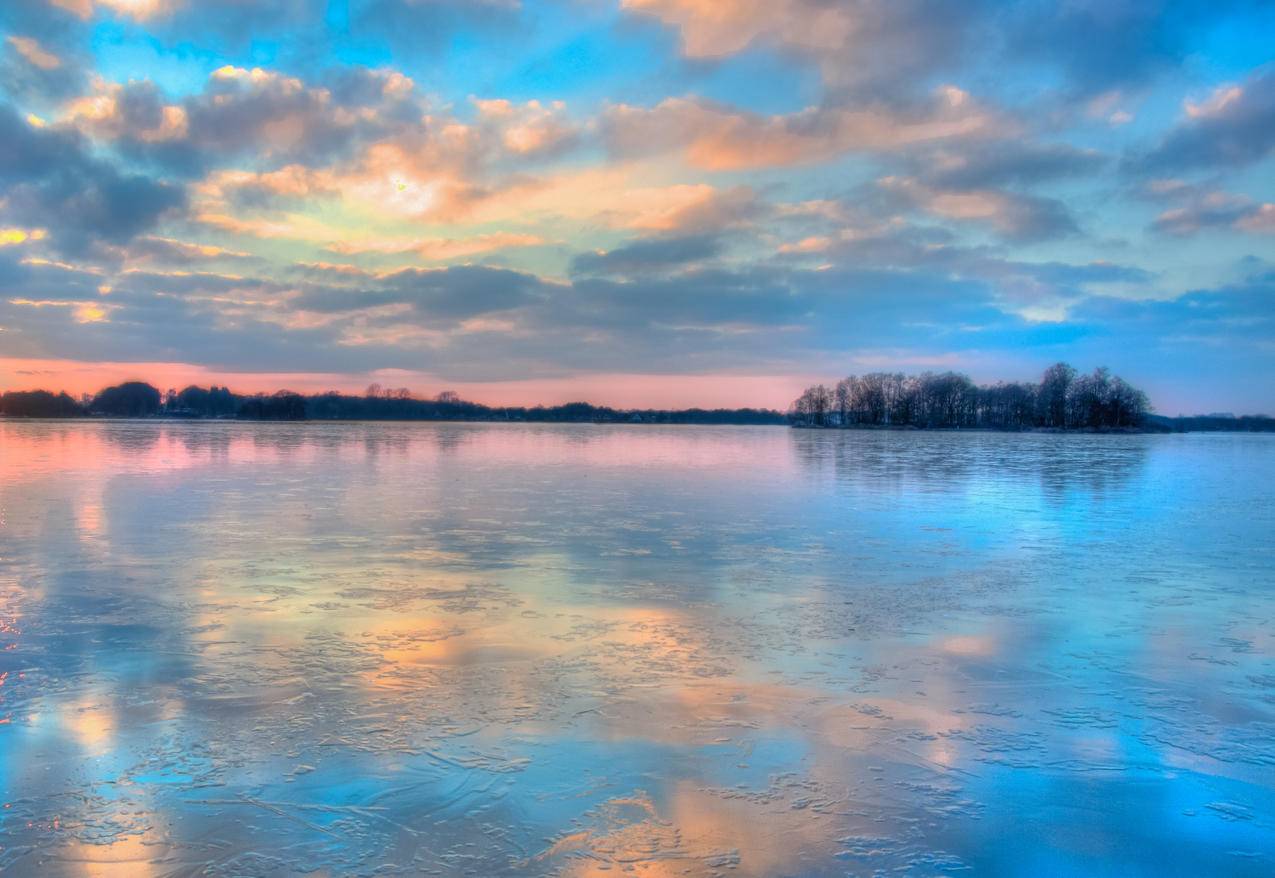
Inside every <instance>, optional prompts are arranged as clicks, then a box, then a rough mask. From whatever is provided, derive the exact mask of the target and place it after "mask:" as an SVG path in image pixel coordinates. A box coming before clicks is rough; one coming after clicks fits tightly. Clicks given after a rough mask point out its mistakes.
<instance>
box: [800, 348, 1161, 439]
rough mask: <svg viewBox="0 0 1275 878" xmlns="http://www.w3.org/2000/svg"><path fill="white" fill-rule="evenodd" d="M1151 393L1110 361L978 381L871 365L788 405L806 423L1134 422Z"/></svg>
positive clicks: (1112, 425) (1010, 425)
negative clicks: (1024, 378) (1018, 378)
mask: <svg viewBox="0 0 1275 878" xmlns="http://www.w3.org/2000/svg"><path fill="white" fill-rule="evenodd" d="M1150 413H1151V404H1150V402H1149V401H1148V400H1147V395H1146V394H1145V393H1143V392H1142V391H1141V390H1139V389H1137V388H1136V387H1133V386H1132V385H1130V384H1129V383H1128V382H1126V381H1124V380H1123V379H1122V378H1119V377H1117V376H1114V375H1112V374H1111V373H1110V372H1108V371H1107V370H1106V369H1105V368H1103V369H1095V370H1094V371H1093V372H1092V373H1090V374H1088V375H1081V374H1078V373H1077V372H1076V370H1075V369H1073V368H1072V367H1071V366H1069V365H1067V364H1066V363H1056V364H1054V365H1053V366H1050V367H1049V368H1048V369H1046V370H1045V374H1044V375H1043V376H1041V379H1040V381H1039V382H1038V383H1035V384H1032V383H1029V382H1000V383H997V384H992V385H982V386H980V385H976V384H975V383H974V382H973V381H971V380H970V378H969V376H968V375H963V374H960V373H958V372H941V373H935V372H925V373H924V374H921V375H911V376H909V375H904V374H902V373H890V372H872V373H870V374H867V375H862V376H855V375H851V376H849V377H847V378H843V379H841V380H840V381H838V382H837V383H836V385H834V386H833V387H828V386H826V385H823V384H817V385H815V386H813V387H808V388H806V390H805V391H804V392H803V393H802V394H801V396H799V397H798V398H797V399H796V400H794V401H793V403H792V406H791V408H790V409H789V420H790V421H791V423H792V424H794V425H796V426H801V427H853V426H896V427H923V428H943V427H947V428H953V427H984V428H990V429H997V430H1026V429H1033V428H1052V429H1067V430H1083V429H1094V430H1102V429H1107V430H1111V429H1133V428H1141V427H1144V426H1146V422H1147V416H1148V415H1149V414H1150Z"/></svg>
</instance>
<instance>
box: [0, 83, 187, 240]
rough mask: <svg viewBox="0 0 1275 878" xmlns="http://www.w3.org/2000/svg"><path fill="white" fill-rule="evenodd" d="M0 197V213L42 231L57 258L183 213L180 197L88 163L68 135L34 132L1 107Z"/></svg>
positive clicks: (83, 148)
mask: <svg viewBox="0 0 1275 878" xmlns="http://www.w3.org/2000/svg"><path fill="white" fill-rule="evenodd" d="M0 130H4V131H5V132H6V136H5V137H4V138H3V139H0V195H3V197H4V199H5V212H6V213H7V214H8V215H9V216H12V217H16V218H19V219H20V220H21V222H22V223H23V224H29V225H39V226H42V227H45V228H48V229H49V232H50V240H51V242H52V243H53V244H54V245H55V246H56V247H57V248H58V249H59V250H61V251H63V252H67V253H82V252H84V251H86V250H88V249H89V248H91V247H92V246H93V245H94V244H95V243H96V242H102V241H104V242H108V243H113V244H119V243H124V242H127V241H128V240H130V239H131V238H133V237H135V236H136V235H138V234H141V233H143V232H146V231H148V230H150V229H151V228H153V227H154V226H155V225H156V224H157V223H158V222H159V219H160V217H162V216H163V215H164V214H166V213H168V212H169V211H173V210H176V209H178V208H180V207H182V206H183V205H184V203H185V194H184V192H183V191H182V190H181V189H180V188H178V187H175V186H172V185H170V184H167V183H164V182H162V181H159V180H155V179H152V178H150V177H146V176H143V175H140V174H128V173H124V172H121V171H119V170H117V169H116V168H115V167H114V166H113V165H111V164H108V163H106V162H105V161H103V160H100V159H98V158H95V157H93V156H92V155H91V154H90V152H89V148H88V145H87V144H86V143H85V142H84V141H83V139H82V138H81V137H80V136H79V135H78V134H76V133H74V132H68V131H62V130H52V129H47V128H39V127H35V126H33V125H31V124H30V123H29V122H28V121H27V120H24V119H21V118H19V116H18V114H17V113H16V112H15V111H14V110H13V108H12V107H8V106H3V105H0Z"/></svg>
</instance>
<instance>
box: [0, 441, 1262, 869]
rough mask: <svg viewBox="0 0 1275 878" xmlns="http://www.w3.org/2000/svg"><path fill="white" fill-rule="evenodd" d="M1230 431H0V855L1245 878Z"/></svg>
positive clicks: (1242, 691)
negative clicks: (1055, 433)
mask: <svg viewBox="0 0 1275 878" xmlns="http://www.w3.org/2000/svg"><path fill="white" fill-rule="evenodd" d="M1273 440H1275V437H1271V436H1245V435H1189V436H1096V437H1095V436H1084V437H1080V436H1075V437H1073V436H1046V435H1021V436H1018V435H996V434H987V433H972V434H959V433H944V434H921V433H866V432H849V433H834V432H815V431H791V430H785V429H779V428H695V427H681V428H679V427H671V428H662V427H651V426H631V427H611V426H605V427H604V426H587V425H583V426H582V425H572V426H537V425H527V426H523V425H431V424H304V425H280V424H258V425H253V424H238V423H189V424H180V423H147V422H131V423H130V422H116V423H92V422H77V423H56V422H31V423H18V422H0V800H2V803H3V808H2V809H0V870H3V871H4V872H5V874H6V875H8V874H12V875H18V876H25V875H39V876H63V875H67V876H69V875H76V876H80V875H85V876H87V875H92V876H103V875H121V876H130V878H132V876H181V875H252V876H259V875H293V874H306V875H321V876H325V875H332V876H347V875H397V874H405V875H421V874H443V875H459V874H468V875H479V876H498V875H505V874H526V875H570V876H594V875H625V874H630V875H639V876H672V875H690V876H699V875H739V876H744V875H847V874H849V875H878V874H879V875H900V874H902V875H949V874H960V873H967V874H979V875H1031V876H1036V875H1066V874H1075V875H1137V874H1144V875H1191V876H1197V875H1206V874H1212V875H1216V874H1231V875H1253V876H1259V875H1260V876H1269V875H1271V874H1275V661H1273V660H1272V657H1273V656H1275V630H1273V628H1275V622H1272V619H1275V549H1273V543H1275V541H1273V540H1272V537H1273V536H1275V497H1273V496H1272V495H1273V493H1275V441H1273Z"/></svg>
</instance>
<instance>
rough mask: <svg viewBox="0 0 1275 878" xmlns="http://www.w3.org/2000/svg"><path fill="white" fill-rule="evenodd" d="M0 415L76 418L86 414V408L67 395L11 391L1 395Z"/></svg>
mask: <svg viewBox="0 0 1275 878" xmlns="http://www.w3.org/2000/svg"><path fill="white" fill-rule="evenodd" d="M0 414H4V415H8V416H9V417H13V418H74V417H78V416H80V415H82V414H84V407H83V406H81V405H80V404H79V403H78V402H76V401H75V400H74V399H72V398H71V397H70V396H68V395H67V394H66V393H58V394H52V393H50V392H49V391H47V390H10V391H9V392H8V393H5V394H0Z"/></svg>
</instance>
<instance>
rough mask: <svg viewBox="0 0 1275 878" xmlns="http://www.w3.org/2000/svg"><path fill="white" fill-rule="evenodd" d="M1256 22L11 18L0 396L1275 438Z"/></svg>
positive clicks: (605, 10)
mask: <svg viewBox="0 0 1275 878" xmlns="http://www.w3.org/2000/svg"><path fill="white" fill-rule="evenodd" d="M1271 33H1275V8H1272V7H1271V6H1270V5H1269V4H1262V3H1228V2H1212V3H1196V2H1179V3H1155V4H1152V3H1139V2H1127V3H1121V2H1110V0H1108V2H1101V3H1100V2H1092V3H1090V2H1080V0H1078V2H1072V3H1068V4H1065V5H1059V4H1053V3H1003V2H996V3H993V2H981V0H964V2H944V0H938V2H930V3H912V2H833V0H768V2H762V0H622V2H619V3H612V2H603V0H579V2H534V3H533V2H518V0H470V2H450V0H348V2H309V0H266V2H222V3H196V2H191V0H55V2H34V0H15V2H10V3H6V4H4V7H3V9H0V35H2V38H3V39H2V42H0V126H3V127H4V129H5V131H6V135H5V137H4V139H3V143H2V144H0V388H8V387H31V386H65V387H69V388H71V389H76V390H80V389H91V388H92V387H95V386H97V385H98V384H100V383H103V381H105V380H109V379H114V378H117V377H122V376H125V375H129V376H136V377H142V378H145V379H147V380H151V381H152V382H154V383H156V384H160V385H164V386H170V385H173V384H178V385H180V384H183V383H187V382H189V381H199V382H201V383H207V382H209V381H215V382H216V383H229V384H231V385H232V386H234V387H237V388H243V389H263V388H266V387H276V386H282V385H284V384H287V385H288V386H292V387H294V388H296V389H314V388H322V387H329V386H334V387H342V388H354V387H361V386H363V385H364V384H366V383H368V382H370V381H374V380H375V381H379V382H380V383H383V384H391V385H394V386H399V385H402V386H408V387H410V388H412V389H413V390H416V391H418V392H421V393H433V392H436V391H437V390H439V389H442V388H443V387H450V388H454V389H458V390H460V391H462V392H463V393H465V394H466V395H468V396H472V397H475V398H479V399H484V400H489V401H493V402H499V401H511V402H512V401H518V402H524V401H532V400H536V401H540V400H543V401H561V400H564V399H569V398H576V397H581V396H587V397H589V398H592V399H594V400H596V401H599V402H610V403H613V404H621V405H625V404H650V405H661V404H668V405H683V404H725V405H743V404H748V403H756V404H761V405H773V406H782V405H784V404H785V403H786V402H787V400H788V398H790V396H791V395H795V392H796V390H798V389H799V388H800V387H801V386H802V385H803V384H804V383H807V382H808V381H810V380H811V379H835V378H837V377H839V376H842V375H845V374H847V373H852V372H864V371H874V370H880V369H889V370H892V371H893V370H900V371H922V370H925V369H948V368H952V369H958V370H961V371H965V372H968V373H970V374H971V375H972V376H973V377H974V378H976V379H977V380H981V381H989V380H995V379H998V378H1005V379H1023V378H1031V377H1033V376H1035V375H1037V374H1038V373H1039V372H1040V371H1041V369H1043V368H1044V366H1046V365H1048V364H1049V363H1051V362H1054V361H1056V360H1059V359H1064V360H1068V361H1071V362H1072V363H1073V364H1075V365H1076V366H1078V367H1080V368H1082V369H1088V368H1092V367H1094V366H1097V365H1106V366H1109V367H1110V368H1111V369H1112V370H1113V371H1115V372H1117V373H1119V374H1121V375H1123V376H1124V377H1126V378H1128V379H1129V380H1131V381H1133V382H1134V383H1135V384H1138V385H1140V386H1143V387H1145V388H1147V389H1148V390H1149V392H1150V393H1151V396H1152V399H1153V401H1154V402H1155V403H1156V405H1157V407H1158V408H1159V409H1160V410H1161V411H1164V412H1167V413H1171V414H1172V413H1177V412H1180V411H1192V412H1193V411H1213V410H1232V411H1244V412H1249V411H1275V380H1272V378H1275V368H1273V367H1275V331H1273V330H1275V326H1273V315H1275V308H1272V296H1273V295H1275V246H1273V245H1275V203H1273V202H1275V175H1273V174H1272V173H1271V170H1272V165H1273V164H1275V157H1273V155H1272V154H1273V153H1275V63H1273V55H1275V50H1272V48H1271V45H1272V41H1271V40H1270V39H1269V35H1270V34H1271Z"/></svg>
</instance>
